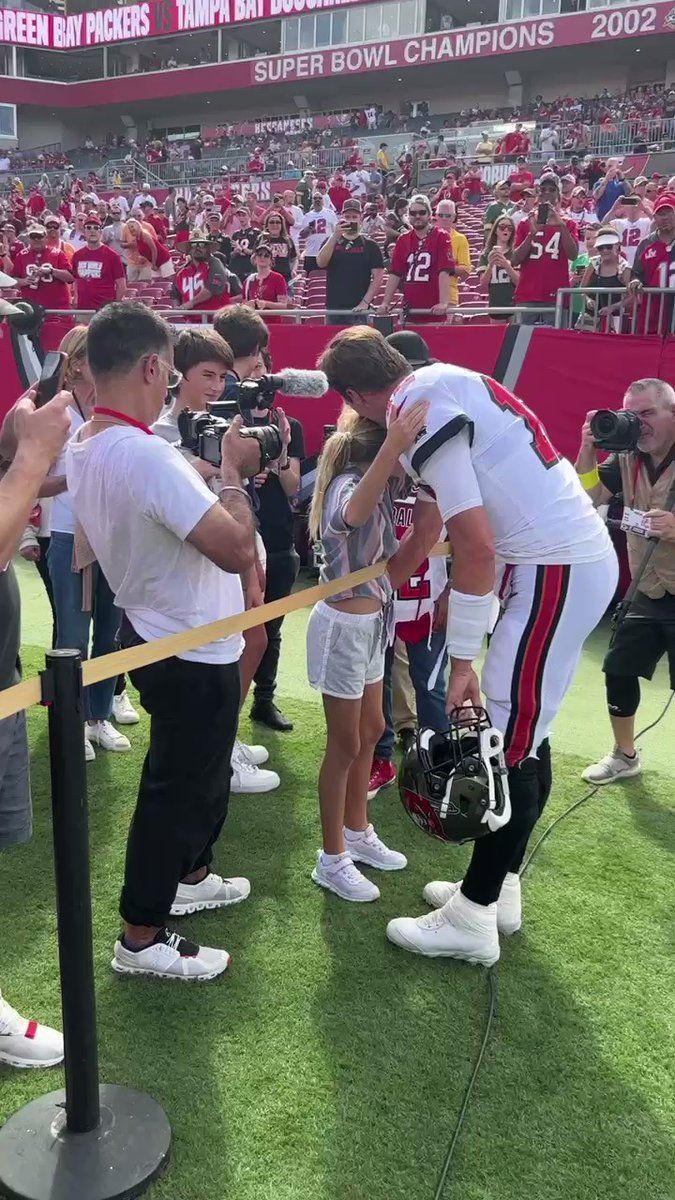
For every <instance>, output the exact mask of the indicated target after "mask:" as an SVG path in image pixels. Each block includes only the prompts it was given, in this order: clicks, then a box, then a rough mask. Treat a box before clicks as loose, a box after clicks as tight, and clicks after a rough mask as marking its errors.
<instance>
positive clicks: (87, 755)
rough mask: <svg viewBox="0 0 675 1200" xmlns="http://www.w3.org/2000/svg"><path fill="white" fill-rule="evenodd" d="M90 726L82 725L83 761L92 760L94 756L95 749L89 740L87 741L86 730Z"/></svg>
mask: <svg viewBox="0 0 675 1200" xmlns="http://www.w3.org/2000/svg"><path fill="white" fill-rule="evenodd" d="M90 728H91V726H90V725H85V727H84V761H85V762H94V760H95V758H96V751H95V750H94V747H93V746H92V744H91V742H90V741H89V736H88V731H89V729H90Z"/></svg>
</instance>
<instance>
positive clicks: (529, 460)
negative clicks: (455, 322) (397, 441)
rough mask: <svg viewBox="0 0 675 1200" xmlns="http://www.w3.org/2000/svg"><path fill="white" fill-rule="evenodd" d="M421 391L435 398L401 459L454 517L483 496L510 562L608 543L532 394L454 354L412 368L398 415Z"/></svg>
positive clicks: (578, 554) (580, 558)
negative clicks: (531, 405) (455, 361)
mask: <svg viewBox="0 0 675 1200" xmlns="http://www.w3.org/2000/svg"><path fill="white" fill-rule="evenodd" d="M415 400H427V401H428V402H429V404H430V408H429V414H428V417H427V422H426V428H425V430H424V431H423V433H422V434H421V435H420V437H418V439H417V441H416V442H415V445H414V447H413V448H412V450H409V451H408V452H407V454H405V455H402V456H401V463H402V465H403V467H404V468H405V470H406V472H407V473H408V474H409V475H410V476H411V477H412V478H413V479H414V480H416V481H417V482H418V483H421V484H423V485H424V486H425V487H426V488H428V489H429V490H430V491H431V492H433V494H434V496H435V497H436V500H437V503H438V506H439V508H440V510H441V514H442V516H443V519H444V520H446V521H447V520H449V519H450V518H451V517H453V516H456V515H457V514H458V513H461V512H465V511H466V510H467V509H470V508H476V507H479V506H481V505H482V507H484V508H485V511H486V513H487V517H488V520H489V522H490V526H491V528H492V533H493V537H494V540H495V549H496V553H497V557H498V558H499V560H500V561H501V562H503V563H513V564H516V563H536V564H539V563H541V564H544V565H545V564H548V563H558V564H561V565H563V564H569V563H581V562H594V561H596V560H598V559H601V558H603V557H604V555H606V554H607V553H608V551H609V549H610V547H611V543H610V540H609V535H608V533H607V530H606V529H605V526H604V525H603V523H602V521H601V520H600V517H599V516H598V514H597V513H596V511H595V509H594V507H593V505H592V503H591V501H590V499H589V497H588V496H587V495H586V493H585V492H584V490H583V488H582V486H581V484H580V482H579V479H578V476H577V473H576V471H575V470H574V467H573V466H572V464H571V463H570V462H568V461H567V460H566V459H564V458H561V457H560V455H559V454H558V453H557V451H556V450H555V448H554V446H553V445H552V443H551V441H550V440H549V437H548V434H547V433H546V430H545V428H544V426H543V425H542V423H541V421H540V420H539V419H538V417H536V416H535V415H534V413H532V412H530V410H529V409H528V408H527V407H526V405H525V404H523V402H522V400H519V399H518V398H517V397H516V396H514V395H512V393H511V392H509V391H507V389H506V388H504V387H503V386H502V385H501V384H500V383H497V382H496V381H495V380H494V379H490V378H488V377H487V376H484V375H478V374H477V373H476V372H474V371H467V370H464V369H463V368H462V367H455V366H452V365H449V364H447V363H436V364H433V365H432V366H428V367H421V368H420V369H419V370H417V371H414V372H413V373H412V374H411V375H409V376H407V378H406V379H404V380H403V381H402V382H401V383H400V384H399V386H398V387H397V388H396V390H395V391H394V393H393V395H392V397H391V399H390V402H389V413H388V417H390V416H391V414H392V413H393V412H400V411H401V410H402V408H403V407H405V406H406V405H409V404H412V403H413V402H414V401H415ZM423 492H424V488H422V491H421V494H423Z"/></svg>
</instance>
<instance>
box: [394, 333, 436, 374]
mask: <svg viewBox="0 0 675 1200" xmlns="http://www.w3.org/2000/svg"><path fill="white" fill-rule="evenodd" d="M386 340H387V341H388V343H389V345H390V346H393V348H394V350H398V352H399V354H402V355H403V357H404V358H405V360H406V362H409V363H410V366H411V367H428V366H429V365H430V364H431V363H435V362H436V361H437V360H436V359H435V358H432V357H431V351H430V349H429V347H428V346H427V343H426V342H425V340H424V338H423V337H420V335H419V333H413V331H412V329H403V330H401V332H400V333H390V334H389V337H388V338H387V339H386Z"/></svg>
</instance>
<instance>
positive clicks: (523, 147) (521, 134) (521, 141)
mask: <svg viewBox="0 0 675 1200" xmlns="http://www.w3.org/2000/svg"><path fill="white" fill-rule="evenodd" d="M516 134H517V137H518V142H517V145H516V153H517V154H519V155H522V157H523V159H526V158H527V156H528V154H529V153H530V150H531V149H532V140H531V138H530V136H529V134H527V133H526V132H525V130H524V129H523V127H522V125H521V124H520V122H519V123H518V124H517V125H516Z"/></svg>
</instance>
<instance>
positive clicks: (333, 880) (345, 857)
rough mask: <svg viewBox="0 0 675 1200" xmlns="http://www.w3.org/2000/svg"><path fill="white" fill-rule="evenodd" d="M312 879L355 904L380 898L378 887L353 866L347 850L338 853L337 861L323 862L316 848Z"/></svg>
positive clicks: (320, 853)
mask: <svg viewBox="0 0 675 1200" xmlns="http://www.w3.org/2000/svg"><path fill="white" fill-rule="evenodd" d="M312 879H313V880H314V882H315V883H318V885H319V887H322V888H327V890H328V891H329V892H335V895H336V896H341V897H342V899H343V900H353V901H355V902H356V903H357V904H367V903H368V901H369V900H379V898H380V889H379V888H377V887H375V884H374V883H371V882H370V880H369V879H366V877H365V875H362V874H361V872H360V871H359V870H358V869H357V868H356V867H355V866H354V863H353V862H352V860H351V857H350V855H349V853H348V852H347V851H345V853H344V854H341V855H340V857H339V859H338V861H337V862H334V863H325V862H324V861H323V854H322V852H321V851H320V850H318V851H317V855H316V866H315V868H314V870H313V871H312Z"/></svg>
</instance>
